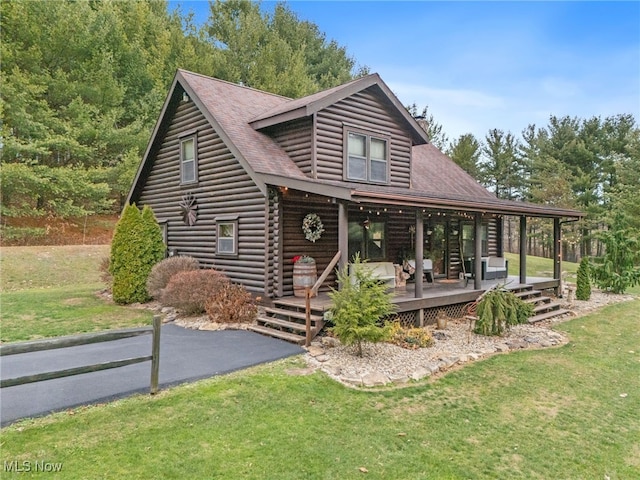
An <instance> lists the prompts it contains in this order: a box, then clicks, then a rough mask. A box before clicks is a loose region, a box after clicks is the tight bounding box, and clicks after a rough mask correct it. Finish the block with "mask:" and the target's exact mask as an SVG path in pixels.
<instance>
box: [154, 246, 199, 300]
mask: <svg viewBox="0 0 640 480" xmlns="http://www.w3.org/2000/svg"><path fill="white" fill-rule="evenodd" d="M199 267H200V264H199V263H198V260H196V259H195V258H193V257H187V256H178V257H169V258H165V259H164V260H162V261H160V262H159V263H156V264H155V265H154V266H153V268H152V269H151V273H149V278H147V292H148V293H149V295H151V297H153V298H155V299H156V300H157V299H159V298H160V295H161V294H162V290H163V289H164V288H165V287H166V286H167V285H168V283H169V280H171V277H173V276H174V275H175V274H176V273H179V272H188V271H190V270H198V268H199Z"/></svg>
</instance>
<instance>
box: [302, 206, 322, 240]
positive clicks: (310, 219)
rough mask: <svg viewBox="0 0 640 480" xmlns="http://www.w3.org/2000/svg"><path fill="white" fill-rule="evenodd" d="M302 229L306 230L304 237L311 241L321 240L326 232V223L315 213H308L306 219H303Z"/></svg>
mask: <svg viewBox="0 0 640 480" xmlns="http://www.w3.org/2000/svg"><path fill="white" fill-rule="evenodd" d="M302 231H303V232H304V238H306V239H307V240H309V241H310V242H315V241H316V240H319V239H320V237H321V236H322V232H324V225H323V224H322V220H320V217H319V216H318V215H317V214H315V213H308V214H307V216H306V217H304V220H302Z"/></svg>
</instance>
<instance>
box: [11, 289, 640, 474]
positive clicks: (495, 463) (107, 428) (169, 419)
mask: <svg viewBox="0 0 640 480" xmlns="http://www.w3.org/2000/svg"><path fill="white" fill-rule="evenodd" d="M639 311H640V301H638V300H636V301H634V302H627V303H624V304H618V305H614V306H610V307H607V308H606V309H603V310H601V311H600V312H598V313H596V314H592V315H590V316H587V317H582V318H578V319H575V320H572V321H569V322H567V323H564V324H562V325H560V326H559V327H558V328H559V329H561V330H563V331H566V332H568V333H569V335H570V337H571V342H570V343H569V344H567V345H566V346H563V347H561V348H555V349H548V350H539V351H522V352H518V353H512V354H507V355H497V356H494V357H492V358H490V359H488V360H485V361H481V362H478V363H476V364H473V365H469V366H466V367H464V368H463V369H461V370H458V371H454V372H451V373H449V374H448V375H446V376H445V377H443V378H441V379H439V380H435V381H434V380H431V381H429V382H427V383H423V384H420V385H416V386H411V387H408V388H404V389H395V390H386V391H377V392H375V391H369V392H367V391H355V390H352V389H349V388H346V387H343V386H341V385H339V384H337V383H335V382H334V381H333V380H330V379H329V378H328V377H326V376H325V375H324V374H322V373H317V372H316V373H314V374H312V375H309V376H291V375H289V374H288V373H287V370H288V369H291V368H293V367H300V366H302V362H301V360H300V359H297V358H295V359H288V360H284V361H281V362H276V363H273V364H269V365H265V366H261V367H257V368H254V369H251V370H248V371H243V372H238V373H235V374H232V375H228V376H223V377H217V378H214V379H210V380H204V381H201V382H198V383H196V384H191V385H185V386H181V387H177V388H174V389H171V390H167V391H164V392H161V393H160V394H159V395H158V396H156V397H150V396H138V397H134V398H130V399H126V400H121V401H118V402H114V403H111V404H108V405H103V406H97V407H90V408H83V409H78V410H75V411H74V412H70V413H59V414H55V415H52V416H49V417H47V418H43V419H38V420H32V421H22V422H20V423H17V424H14V425H13V426H10V427H7V428H5V429H3V431H2V443H3V446H2V454H1V456H2V460H3V461H4V462H10V461H18V462H19V463H20V462H23V461H29V462H35V461H47V462H61V463H62V464H63V466H62V468H63V470H62V473H63V475H64V478H69V479H73V478H127V479H130V478H131V479H135V478H140V479H146V478H224V479H244V478H255V479H265V478H274V479H276V478H277V479H300V478H312V479H315V478H323V479H350V478H354V479H356V478H365V477H366V478H375V479H382V478H384V479H388V478H394V479H395V478H398V479H408V478H411V479H419V478H424V479H468V478H473V479H495V478H500V479H510V478H522V479H530V478H539V479H542V478H544V479H547V478H567V479H569V478H571V479H573V478H585V479H586V478H610V479H611V480H615V479H629V478H637V477H638V472H640V437H638V432H639V431H640V416H638V412H639V411H640V376H639V375H638V371H639V369H640V329H638V321H639V320H640V314H639V313H638V312H639ZM365 471H366V473H365ZM46 475H48V474H46V473H45V474H43V476H46ZM35 476H37V475H34V477H35Z"/></svg>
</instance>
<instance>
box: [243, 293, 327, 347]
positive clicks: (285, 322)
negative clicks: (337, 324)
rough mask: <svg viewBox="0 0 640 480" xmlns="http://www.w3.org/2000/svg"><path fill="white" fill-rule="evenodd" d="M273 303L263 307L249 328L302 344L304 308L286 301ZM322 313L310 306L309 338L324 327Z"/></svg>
mask: <svg viewBox="0 0 640 480" xmlns="http://www.w3.org/2000/svg"><path fill="white" fill-rule="evenodd" d="M274 305H275V307H274V308H265V309H264V313H263V314H262V315H260V316H259V317H258V318H257V320H256V325H251V326H249V330H252V331H254V332H257V333H261V334H263V335H268V336H270V337H275V338H280V339H282V340H286V341H287V342H292V343H297V344H298V345H304V344H305V342H306V330H307V327H306V314H305V312H304V309H302V308H301V307H299V306H297V305H291V304H288V303H286V302H278V301H275V302H274ZM323 313H324V312H323V311H322V309H314V308H313V307H312V308H311V317H310V318H311V338H314V337H315V336H316V335H318V333H320V330H322V328H323V327H324V317H323Z"/></svg>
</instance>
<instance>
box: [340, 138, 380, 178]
mask: <svg viewBox="0 0 640 480" xmlns="http://www.w3.org/2000/svg"><path fill="white" fill-rule="evenodd" d="M346 163H347V165H346V169H347V179H348V180H359V181H363V182H375V183H387V181H388V164H389V161H388V142H387V140H386V139H383V138H378V137H375V136H371V135H367V134H363V133H356V132H349V133H348V135H347V162H346Z"/></svg>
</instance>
